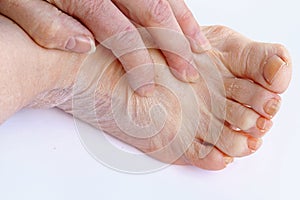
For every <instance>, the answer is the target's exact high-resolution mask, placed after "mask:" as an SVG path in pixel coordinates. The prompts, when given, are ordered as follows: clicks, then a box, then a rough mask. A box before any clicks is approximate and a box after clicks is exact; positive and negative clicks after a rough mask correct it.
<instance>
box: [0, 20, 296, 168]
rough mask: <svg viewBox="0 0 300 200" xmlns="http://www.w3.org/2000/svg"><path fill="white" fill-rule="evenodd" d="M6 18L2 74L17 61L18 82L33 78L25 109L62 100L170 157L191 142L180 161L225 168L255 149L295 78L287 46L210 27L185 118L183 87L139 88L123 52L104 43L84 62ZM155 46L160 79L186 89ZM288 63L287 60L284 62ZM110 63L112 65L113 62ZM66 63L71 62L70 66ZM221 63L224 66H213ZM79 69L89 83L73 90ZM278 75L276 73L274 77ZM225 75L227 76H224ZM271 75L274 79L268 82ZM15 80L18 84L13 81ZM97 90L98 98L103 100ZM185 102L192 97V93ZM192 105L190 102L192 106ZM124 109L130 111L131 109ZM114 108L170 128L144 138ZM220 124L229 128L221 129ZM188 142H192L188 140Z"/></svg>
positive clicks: (150, 151) (69, 108)
mask: <svg viewBox="0 0 300 200" xmlns="http://www.w3.org/2000/svg"><path fill="white" fill-rule="evenodd" d="M0 20H1V23H0V26H1V29H2V30H3V31H2V32H1V33H0V41H1V43H0V44H1V47H2V48H5V49H7V51H5V52H2V53H1V55H0V56H1V57H3V59H1V60H2V61H1V62H2V63H1V65H0V66H2V67H1V72H2V73H1V74H6V73H7V72H8V71H7V70H6V69H7V66H12V67H11V68H10V69H16V70H11V71H10V72H11V73H10V74H9V76H10V77H19V79H18V78H17V79H16V80H17V81H16V80H15V83H14V85H17V86H18V85H19V86H20V85H22V83H23V81H20V80H25V81H26V82H27V84H26V85H24V84H23V89H22V91H24V93H23V94H22V96H21V97H23V98H19V99H22V101H19V102H17V103H19V104H18V107H17V109H20V108H21V107H23V106H24V105H26V104H28V103H29V102H31V104H30V105H31V106H35V107H38V106H42V107H43V106H59V107H60V108H61V109H63V110H65V111H66V112H69V113H73V114H74V115H75V117H78V118H79V119H82V120H83V121H85V122H87V123H90V124H92V125H94V126H95V127H97V128H101V129H102V130H104V131H105V132H107V133H108V134H110V135H113V136H115V137H117V138H119V139H121V140H123V141H125V142H127V143H128V144H131V145H133V146H135V147H137V148H139V149H140V150H142V151H144V152H145V153H147V154H149V155H151V156H153V157H155V158H157V159H159V160H161V161H165V162H170V159H169V158H170V157H171V158H174V157H173V155H178V154H177V153H178V151H179V152H180V151H182V149H184V151H183V154H182V155H181V157H179V158H178V160H176V161H175V163H177V164H193V165H196V166H198V167H200V168H204V169H210V170H217V169H222V168H224V167H225V166H226V165H227V164H228V163H230V162H231V161H232V157H238V156H246V155H249V154H251V153H253V152H254V151H256V150H257V149H258V148H259V147H260V145H261V139H260V137H262V136H263V135H264V134H265V133H266V132H267V131H268V130H269V129H270V127H271V125H272V124H271V118H272V117H274V115H275V114H276V112H277V111H278V108H279V103H278V102H280V97H279V96H278V94H277V93H278V92H283V91H284V90H285V89H286V88H287V86H288V84H289V81H290V75H291V63H290V58H289V56H288V53H287V51H286V50H285V49H284V48H283V47H282V46H280V45H274V44H263V43H257V42H253V41H251V40H249V39H247V38H245V37H243V36H241V35H239V34H238V33H236V32H234V31H232V30H230V29H228V28H225V27H219V26H213V27H206V28H204V29H203V32H204V33H205V34H206V36H207V37H208V38H209V40H210V42H211V44H212V46H213V50H211V51H209V52H206V53H205V54H201V55H196V56H195V62H196V64H197V69H198V70H199V71H200V72H201V76H202V77H201V78H200V79H199V81H197V82H196V83H195V84H192V85H191V87H192V88H193V90H194V91H195V94H196V97H197V98H198V100H199V104H197V106H195V107H192V106H194V105H192V106H191V107H189V106H187V108H190V110H188V112H186V113H184V114H185V115H184V116H186V117H188V118H182V121H181V118H180V117H181V116H182V115H181V112H180V109H179V108H180V107H179V106H178V105H180V103H181V99H180V98H178V97H182V98H184V96H180V94H179V96H178V95H177V96H175V95H174V94H173V93H172V91H168V90H167V89H166V88H164V87H162V86H157V87H158V88H157V91H156V92H155V93H154V95H153V96H152V97H150V98H142V97H140V96H137V95H134V94H132V90H131V89H130V88H129V86H128V85H127V84H123V85H118V81H119V80H120V79H121V78H122V77H123V75H124V74H125V71H123V70H122V68H120V63H119V62H117V61H115V62H112V61H114V60H115V57H114V56H113V55H112V54H111V53H110V52H109V51H107V50H105V49H104V48H101V47H99V48H98V50H97V51H98V52H97V54H93V55H91V56H90V57H89V58H87V60H86V61H85V62H84V57H85V56H83V55H81V56H79V55H74V54H68V53H63V52H59V51H47V50H44V49H42V48H40V47H38V46H36V45H35V44H34V43H33V42H32V41H31V40H30V39H29V38H28V37H27V36H26V34H25V33H23V32H22V30H21V29H20V28H18V27H17V26H16V25H15V24H13V23H12V22H10V21H9V20H7V19H5V18H3V17H1V18H0ZM11 33H14V34H11ZM4 38H5V39H4ZM5 41H9V42H5ZM224 41H225V42H224ZM16 47H18V48H16ZM16 50H17V51H18V52H17V53H16ZM23 50H24V52H23ZM25 50H26V52H25ZM150 53H151V56H152V58H153V60H154V62H155V63H156V64H160V66H164V67H163V68H160V70H162V71H159V72H158V73H157V75H156V78H157V79H164V80H166V81H169V83H170V84H171V85H175V86H176V87H177V86H178V88H179V89H180V88H185V87H186V84H184V83H181V82H179V81H177V80H176V79H174V78H173V76H172V75H171V74H170V72H168V68H167V66H166V63H165V61H164V59H163V57H162V55H161V54H160V52H159V51H151V52H150ZM23 54H24V55H26V56H25V57H21V56H20V55H23ZM11 55H17V56H19V58H18V59H14V58H13V57H12V56H11ZM36 55H39V56H38V57H37V56H36ZM4 58H10V59H4ZM36 58H38V59H36ZM269 59H271V61H270V60H269ZM200 60H201V62H200ZM281 61H282V62H281ZM3 62H4V63H3ZM83 62H84V64H83V65H82V68H80V66H81V64H82V63H83ZM203 63H204V64H203ZM283 63H285V64H286V65H282V64H283ZM107 65H108V66H109V68H105V66H107ZM28 66H31V68H28V69H30V71H29V72H30V73H29V72H28V73H23V79H21V77H20V76H18V74H19V73H17V72H18V70H17V69H20V68H26V67H28ZM45 66H46V67H45ZM61 66H64V68H63V70H62V68H61ZM215 68H217V69H218V70H217V71H212V70H211V69H215ZM41 69H42V70H41ZM274 69H279V70H277V71H278V72H277V73H273V71H276V70H274ZM14 71H15V73H13V72H14ZM102 72H103V74H102V75H103V76H101V79H100V80H101V81H100V82H99V84H98V83H97V80H98V78H99V76H98V75H99V74H101V73H102ZM160 72H162V73H164V74H165V76H163V78H161V77H159V75H160ZM78 73H80V74H85V75H86V76H81V77H80V76H79V78H82V79H80V82H79V83H80V85H81V86H82V87H81V88H77V89H79V90H75V91H76V93H72V92H73V88H72V87H73V86H74V84H76V83H78V82H77V81H78V80H76V76H77V74H78ZM43 74H44V76H42V75H43ZM215 74H218V75H217V76H216V75H215ZM273 74H276V75H274V76H273ZM204 76H205V79H204V78H203V77H204ZM24 77H25V79H24ZM40 77H43V78H40ZM65 77H68V79H65ZM92 77H93V78H92ZM219 77H221V78H222V79H216V78H219ZM267 77H269V78H267ZM270 77H271V79H272V81H268V80H270ZM272 77H273V78H272ZM0 81H2V82H1V84H0V85H7V82H8V83H9V81H10V80H6V81H5V82H3V79H1V80H0ZM10 82H11V83H12V84H11V85H13V81H10ZM213 83H217V85H218V86H220V85H223V89H224V90H222V88H221V89H220V87H214V85H212V84H213ZM11 85H8V86H9V87H10V91H11V92H6V93H5V90H1V96H2V97H3V96H5V95H6V97H9V95H11V94H12V93H14V94H15V93H16V92H14V91H17V92H18V91H21V90H19V87H17V88H15V87H11ZM36 86H39V87H36ZM188 87H190V86H188ZM116 89H117V91H119V92H120V93H118V94H119V95H118V96H116V95H115V93H114V90H116ZM13 90H14V91H13ZM3 91H4V92H3ZM95 92H96V93H95ZM183 92H184V91H183ZM94 94H96V97H97V98H95V99H94V98H93V97H95V96H94ZM13 97H14V96H12V98H13ZM25 97H26V98H25ZM212 97H214V102H216V101H219V102H220V105H225V107H224V108H225V111H226V112H225V113H224V110H222V108H223V107H222V106H221V107H218V104H211V102H212V101H211V98H212ZM91 98H93V100H95V101H93V103H95V104H93V105H92V106H95V107H93V108H94V110H93V111H96V114H97V118H94V114H92V115H91V113H90V112H89V111H91V110H89V109H90V108H91V107H90V105H89V104H88V103H89V100H90V99H91ZM72 100H74V101H76V102H77V105H78V106H77V107H73V106H72ZM185 101H187V102H188V99H186V100H185ZM0 102H1V105H4V106H3V108H7V107H9V106H7V105H10V103H11V102H10V101H9V100H7V98H6V99H0ZM112 102H117V103H118V104H117V105H118V106H117V107H114V108H113V107H111V103H112ZM191 102H193V101H191ZM224 102H225V104H224ZM157 104H161V105H163V106H164V107H165V111H167V113H166V115H165V116H164V115H160V114H161V113H160V112H153V113H151V115H149V114H148V113H149V112H148V111H149V110H151V107H152V106H153V105H157ZM186 105H188V104H185V105H184V106H186ZM124 108H125V109H124ZM127 108H128V109H127ZM17 109H11V110H9V112H7V113H6V114H5V115H2V116H1V117H2V119H3V120H4V119H5V118H7V117H8V116H9V115H10V114H13V112H15V111H16V110H17ZM114 109H117V110H114ZM123 110H125V111H129V112H125V113H124V112H123ZM114 111H117V112H118V113H121V114H125V115H126V116H125V117H127V119H128V116H129V117H130V119H131V120H133V122H134V124H139V125H141V126H145V125H149V124H150V125H151V122H152V121H151V117H152V119H153V121H154V122H160V121H162V122H165V123H164V124H163V125H164V126H163V127H160V126H158V128H161V129H158V130H159V132H158V133H157V134H156V135H155V136H153V137H149V138H141V137H136V136H138V135H135V136H132V135H130V134H126V132H124V131H123V130H122V128H124V127H122V126H121V127H120V126H119V124H118V121H117V118H115V116H114V113H113V112H114ZM120 111H122V112H120ZM154 111H155V110H154ZM195 111H196V113H198V114H199V118H198V119H199V120H198V121H196V120H195V118H194V117H193V115H194V114H193V113H195ZM3 113H5V110H4V112H3ZM161 117H165V118H161ZM164 119H166V120H164ZM181 122H183V123H181ZM178 124H179V125H182V127H184V129H183V130H186V132H182V133H184V134H180V135H179V140H177V141H178V143H176V145H173V146H171V148H169V149H168V151H165V152H163V153H162V154H155V152H156V151H157V150H160V149H162V148H163V147H165V146H166V145H167V144H169V143H170V141H172V139H173V138H174V137H175V134H176V133H177V130H178V128H180V127H178ZM195 124H198V125H199V126H197V129H196V132H190V131H189V130H190V127H195V126H194V125H195ZM157 125H161V124H157ZM155 126H156V124H154V127H155ZM218 127H222V129H217V128H218ZM237 128H238V129H237ZM156 130H157V129H156ZM136 134H137V133H136ZM186 141H188V143H189V141H192V142H191V143H189V144H188V143H186ZM187 144H188V145H187ZM173 161H174V160H173Z"/></svg>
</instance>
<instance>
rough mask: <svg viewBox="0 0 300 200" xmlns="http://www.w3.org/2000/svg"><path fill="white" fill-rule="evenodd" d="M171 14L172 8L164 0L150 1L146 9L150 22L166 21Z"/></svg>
mask: <svg viewBox="0 0 300 200" xmlns="http://www.w3.org/2000/svg"><path fill="white" fill-rule="evenodd" d="M171 16H172V9H171V7H170V4H169V2H168V1H166V0H156V1H151V3H150V5H149V9H148V18H149V19H150V22H152V23H157V24H160V23H162V22H165V21H168V20H169V19H170V18H171Z"/></svg>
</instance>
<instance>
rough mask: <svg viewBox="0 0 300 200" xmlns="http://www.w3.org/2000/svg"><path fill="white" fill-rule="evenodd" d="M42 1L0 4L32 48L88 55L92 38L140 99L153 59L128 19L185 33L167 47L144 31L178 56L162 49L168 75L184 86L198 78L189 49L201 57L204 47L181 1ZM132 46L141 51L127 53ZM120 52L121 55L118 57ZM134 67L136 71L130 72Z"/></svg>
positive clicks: (151, 80) (148, 81) (150, 86)
mask: <svg viewBox="0 0 300 200" xmlns="http://www.w3.org/2000/svg"><path fill="white" fill-rule="evenodd" d="M47 1H48V2H49V3H51V4H52V5H51V4H49V3H47V2H46V1H41V0H26V1H25V0H2V1H0V12H1V13H2V14H4V15H6V16H8V17H9V18H11V19H13V20H14V21H15V22H17V23H18V24H19V25H20V26H21V27H22V28H23V29H24V30H25V31H26V32H27V33H28V34H29V35H30V36H31V37H32V38H33V39H34V40H35V41H36V42H37V43H38V44H40V45H41V46H43V47H46V48H55V49H61V50H68V51H73V52H78V53H86V52H92V51H94V49H95V44H94V40H93V38H94V37H93V35H94V36H95V39H96V40H97V41H98V42H99V43H101V44H102V45H104V46H105V47H106V48H109V49H110V50H112V52H113V53H114V55H115V56H116V57H117V58H118V59H119V61H120V62H121V63H122V65H123V66H124V69H125V70H126V71H127V72H128V79H129V83H130V85H131V87H132V88H133V89H134V90H136V91H137V93H138V94H140V95H142V96H147V95H148V94H151V93H152V91H153V90H154V84H153V83H154V68H153V61H152V59H151V57H150V55H149V53H148V51H147V49H146V48H145V47H144V44H143V40H142V38H141V36H140V34H139V32H138V31H137V29H136V27H135V26H134V25H133V23H132V22H131V21H130V20H132V21H133V22H134V23H137V24H139V25H141V26H143V27H156V28H161V29H169V30H173V31H176V32H178V33H181V34H185V35H186V36H188V37H189V40H187V39H186V38H185V40H184V41H183V43H182V44H181V45H177V46H172V45H173V44H172V43H170V40H168V39H166V35H165V36H163V35H162V34H161V33H160V32H157V31H149V32H150V34H151V36H152V37H153V38H154V40H155V42H156V44H157V46H158V47H159V48H161V49H165V50H166V49H171V50H172V51H175V52H181V53H180V55H181V56H178V55H175V54H174V53H170V52H167V51H163V54H164V56H165V57H166V60H167V62H168V65H169V66H170V68H171V71H172V72H173V74H174V75H175V76H176V77H177V78H178V79H180V80H182V81H185V82H193V81H195V80H197V79H198V77H199V74H198V72H197V71H196V70H195V69H194V67H193V58H192V50H193V51H194V52H197V53H201V52H202V51H204V50H207V49H209V48H210V45H209V42H208V40H207V39H206V38H205V36H204V35H203V34H202V33H201V30H200V28H199V25H198V24H197V22H196V20H195V19H194V17H193V15H192V13H191V12H190V10H189V9H188V8H187V6H186V5H185V3H184V1H183V0H135V1H133V0H113V1H110V0H47ZM57 8H59V9H60V10H58V9H57ZM62 11H63V12H65V13H66V14H65V13H63V12H62ZM121 11H122V12H121ZM75 18H76V19H78V20H79V21H77V20H76V19H75ZM81 23H82V24H81ZM85 27H87V28H88V29H89V30H88V29H87V28H85ZM125 32H126V33H130V34H124V33H125ZM116 35H117V36H119V37H115V39H116V40H114V41H113V42H109V43H105V41H107V39H109V38H111V37H113V36H116ZM133 44H134V45H133ZM136 46H138V47H144V48H142V49H139V50H138V51H130V50H133V48H135V47H136ZM191 47H192V49H191ZM124 51H127V52H126V54H124V55H123V54H122V53H123V52H124ZM140 66H147V67H142V68H141V67H140ZM136 67H140V68H139V69H141V70H133V69H137V68H136ZM141 86H143V87H141Z"/></svg>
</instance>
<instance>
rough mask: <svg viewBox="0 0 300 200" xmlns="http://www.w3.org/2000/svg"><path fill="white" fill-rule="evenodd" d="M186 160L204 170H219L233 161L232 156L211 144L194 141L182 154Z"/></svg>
mask: <svg viewBox="0 0 300 200" xmlns="http://www.w3.org/2000/svg"><path fill="white" fill-rule="evenodd" d="M184 156H185V159H186V161H187V162H188V163H189V164H191V165H194V166H196V167H199V168H202V169H206V170H221V169H224V168H225V167H226V166H227V165H228V164H230V163H232V162H233V158H232V157H229V156H226V155H224V154H223V153H222V152H221V151H220V150H218V149H216V148H215V147H213V146H212V145H209V144H204V143H201V142H198V141H194V142H193V144H192V145H191V146H190V147H189V148H188V150H187V151H186V152H185V154H184Z"/></svg>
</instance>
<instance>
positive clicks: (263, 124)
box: [256, 117, 273, 133]
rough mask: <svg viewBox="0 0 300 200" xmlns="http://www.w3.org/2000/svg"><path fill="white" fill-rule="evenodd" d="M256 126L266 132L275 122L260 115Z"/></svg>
mask: <svg viewBox="0 0 300 200" xmlns="http://www.w3.org/2000/svg"><path fill="white" fill-rule="evenodd" d="M256 126H257V128H258V129H259V130H260V131H261V132H263V133H265V132H267V131H269V130H270V129H271V128H272V126H273V123H272V121H270V120H267V119H265V118H263V117H260V118H258V119H257V122H256Z"/></svg>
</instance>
